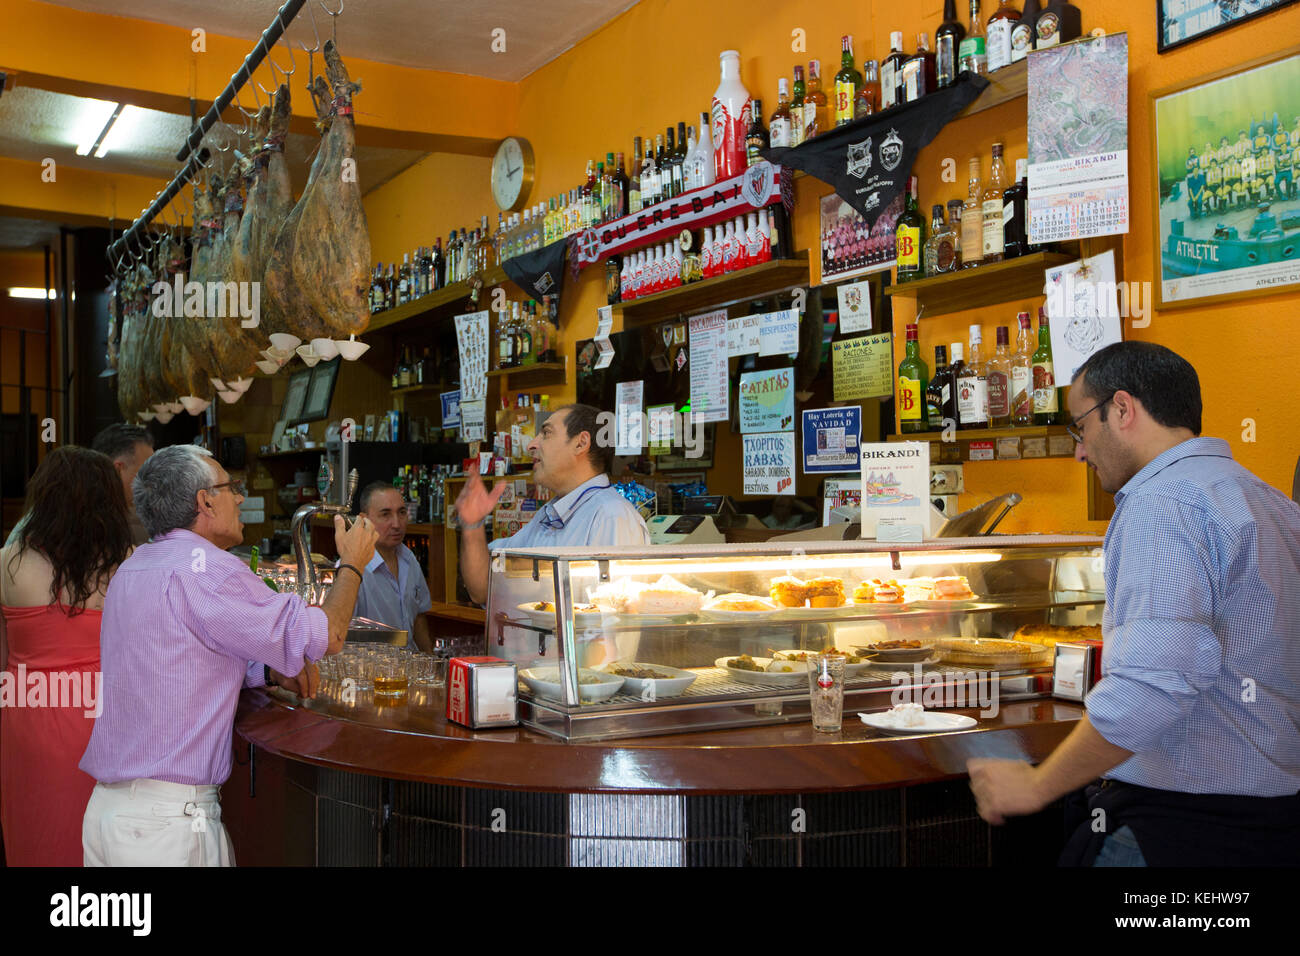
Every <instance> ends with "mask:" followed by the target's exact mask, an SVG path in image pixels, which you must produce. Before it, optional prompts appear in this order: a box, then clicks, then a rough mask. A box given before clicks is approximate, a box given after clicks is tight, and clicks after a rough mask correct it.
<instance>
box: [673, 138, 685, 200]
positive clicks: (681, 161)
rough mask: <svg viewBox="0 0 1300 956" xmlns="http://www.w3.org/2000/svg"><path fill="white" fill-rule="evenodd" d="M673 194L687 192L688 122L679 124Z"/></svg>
mask: <svg viewBox="0 0 1300 956" xmlns="http://www.w3.org/2000/svg"><path fill="white" fill-rule="evenodd" d="M671 162H672V166H673V190H674V192H673V195H674V196H680V195H681V194H682V193H684V192H686V123H685V122H678V124H677V150H676V151H675V152H674V153H673V155H672V160H671Z"/></svg>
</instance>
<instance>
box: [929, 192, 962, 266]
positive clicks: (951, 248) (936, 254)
mask: <svg viewBox="0 0 1300 956" xmlns="http://www.w3.org/2000/svg"><path fill="white" fill-rule="evenodd" d="M958 207H959V208H960V204H958ZM956 265H957V233H956V232H955V231H953V230H952V229H950V228H949V227H948V223H947V221H946V220H945V219H944V211H943V206H941V205H939V204H938V203H935V204H934V205H933V206H931V207H930V238H929V239H927V240H925V274H926V276H927V277H928V276H937V275H940V274H942V273H944V272H952V270H953V269H954V268H956Z"/></svg>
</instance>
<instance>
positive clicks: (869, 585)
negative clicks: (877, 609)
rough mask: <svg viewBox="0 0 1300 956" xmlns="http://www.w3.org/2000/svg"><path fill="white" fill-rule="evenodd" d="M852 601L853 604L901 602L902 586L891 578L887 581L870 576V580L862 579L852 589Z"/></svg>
mask: <svg viewBox="0 0 1300 956" xmlns="http://www.w3.org/2000/svg"><path fill="white" fill-rule="evenodd" d="M853 602H854V603H855V604H902V603H903V586H902V585H901V584H899V583H898V582H897V581H895V580H894V579H893V578H890V579H889V580H888V581H882V580H880V579H879V578H872V579H871V580H870V581H863V582H862V583H861V584H859V585H858V586H857V587H856V588H854V589H853Z"/></svg>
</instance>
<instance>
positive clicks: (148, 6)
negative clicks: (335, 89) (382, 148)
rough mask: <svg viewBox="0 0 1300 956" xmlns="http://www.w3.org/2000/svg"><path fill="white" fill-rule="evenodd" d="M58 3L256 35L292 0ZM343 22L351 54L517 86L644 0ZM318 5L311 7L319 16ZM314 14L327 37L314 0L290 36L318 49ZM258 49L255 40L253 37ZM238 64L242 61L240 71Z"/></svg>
mask: <svg viewBox="0 0 1300 956" xmlns="http://www.w3.org/2000/svg"><path fill="white" fill-rule="evenodd" d="M45 2H47V3H54V4H55V5H56V6H61V7H72V8H74V9H77V10H88V11H91V12H94V13H102V14H108V15H110V16H121V11H122V9H123V8H124V6H125V8H126V9H128V10H129V11H130V18H131V19H135V20H152V21H155V22H157V23H166V24H169V25H171V26H177V27H184V28H185V29H187V30H190V29H193V28H194V27H203V28H204V29H205V30H207V31H208V32H209V33H215V34H219V35H222V36H231V37H238V38H241V39H245V40H249V41H253V40H255V39H257V37H259V36H261V34H262V31H263V30H265V29H266V28H267V26H268V25H269V24H270V22H271V18H272V17H274V16H275V13H276V11H277V10H278V9H279V8H280V6H281V5H282V0H222V2H221V3H215V2H213V0H131V3H130V4H129V5H124V4H123V3H122V2H121V0H45ZM340 2H342V3H343V13H342V15H341V16H340V17H339V18H338V38H339V49H340V52H342V53H343V54H344V56H346V57H351V58H355V59H363V60H377V61H378V62H380V63H393V64H396V65H398V66H406V67H414V68H417V69H425V70H442V71H446V72H449V73H468V74H470V75H472V76H483V77H488V78H491V79H495V80H508V81H511V82H516V81H518V80H521V79H523V78H524V77H525V76H527V75H528V74H529V73H532V72H533V71H534V70H536V69H538V68H539V67H541V66H544V65H545V64H547V63H549V62H550V61H551V60H553V59H555V58H556V57H557V56H559V55H560V54H561V53H563V52H564V51H565V50H567V49H569V48H570V47H572V46H573V45H574V44H576V43H577V42H578V41H580V40H582V39H584V38H585V37H588V36H590V35H591V34H592V33H594V32H595V31H596V30H598V29H600V27H601V26H603V25H604V24H606V23H608V22H609V21H610V20H612V19H614V18H615V17H616V16H618V15H619V14H620V13H622V12H623V11H624V10H627V9H629V8H631V7H633V6H635V5H636V2H637V0H533V2H531V3H524V2H521V0H327V3H328V6H329V8H330V9H332V10H337V9H338V8H339V3H340ZM309 11H310V12H309ZM312 12H314V14H315V18H316V27H317V29H318V31H319V33H320V36H321V38H322V39H324V38H326V37H328V36H329V32H328V31H329V30H331V26H330V17H329V16H328V15H327V14H326V13H325V10H324V8H323V7H322V5H321V3H320V0H308V3H307V5H306V6H304V7H303V9H302V11H301V12H300V13H299V14H298V16H297V18H296V19H295V21H294V22H293V23H292V24H291V25H290V27H289V31H288V35H289V36H290V38H293V39H297V40H302V41H304V42H306V43H307V44H308V46H310V45H312V43H313V42H314V41H313V33H312ZM497 28H502V29H504V30H505V31H506V36H505V39H506V50H505V52H504V53H498V52H494V51H493V50H492V39H493V38H492V31H493V30H494V29H497ZM250 48H251V43H250ZM232 69H233V67H232Z"/></svg>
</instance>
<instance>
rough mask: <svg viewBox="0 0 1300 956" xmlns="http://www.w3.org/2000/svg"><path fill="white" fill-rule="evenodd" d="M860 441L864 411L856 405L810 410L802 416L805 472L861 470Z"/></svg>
mask: <svg viewBox="0 0 1300 956" xmlns="http://www.w3.org/2000/svg"><path fill="white" fill-rule="evenodd" d="M861 440H862V409H861V408H859V407H858V406H857V405H849V406H847V407H845V408H810V409H807V410H806V411H804V413H803V473H804V474H805V475H814V474H825V473H827V472H837V471H858V470H859V468H860V467H861V457H860V449H859V443H860V442H861ZM854 485H855V486H856V485H857V482H854Z"/></svg>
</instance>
